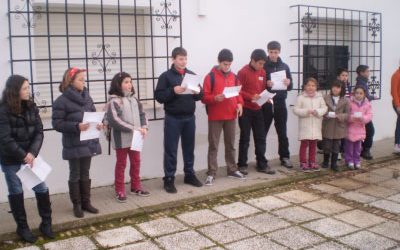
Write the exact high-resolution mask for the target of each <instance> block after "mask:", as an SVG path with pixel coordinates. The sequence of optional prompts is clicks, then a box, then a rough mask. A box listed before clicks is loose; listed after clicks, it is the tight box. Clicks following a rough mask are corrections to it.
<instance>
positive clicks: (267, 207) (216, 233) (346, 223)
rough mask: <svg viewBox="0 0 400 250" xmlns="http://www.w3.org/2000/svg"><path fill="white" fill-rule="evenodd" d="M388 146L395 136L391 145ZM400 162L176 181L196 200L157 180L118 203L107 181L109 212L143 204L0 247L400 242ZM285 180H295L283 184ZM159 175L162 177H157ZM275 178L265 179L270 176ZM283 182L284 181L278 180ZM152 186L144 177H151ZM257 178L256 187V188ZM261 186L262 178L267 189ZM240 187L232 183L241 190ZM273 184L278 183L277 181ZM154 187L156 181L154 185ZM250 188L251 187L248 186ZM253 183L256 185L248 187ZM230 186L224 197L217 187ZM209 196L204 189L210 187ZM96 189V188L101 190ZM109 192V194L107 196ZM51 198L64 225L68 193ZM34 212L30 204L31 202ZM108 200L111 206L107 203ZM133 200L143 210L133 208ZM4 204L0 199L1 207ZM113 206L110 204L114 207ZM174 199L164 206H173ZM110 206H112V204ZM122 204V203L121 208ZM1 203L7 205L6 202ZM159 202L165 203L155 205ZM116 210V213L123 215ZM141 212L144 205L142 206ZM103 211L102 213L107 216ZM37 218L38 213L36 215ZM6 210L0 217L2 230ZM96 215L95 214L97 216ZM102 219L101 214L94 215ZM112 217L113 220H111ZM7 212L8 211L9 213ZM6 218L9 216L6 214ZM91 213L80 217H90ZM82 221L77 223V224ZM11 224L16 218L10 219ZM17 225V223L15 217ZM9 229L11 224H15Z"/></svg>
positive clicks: (383, 150)
mask: <svg viewBox="0 0 400 250" xmlns="http://www.w3.org/2000/svg"><path fill="white" fill-rule="evenodd" d="M388 143H390V142H389V141H386V142H380V143H377V146H376V148H377V149H379V150H380V151H379V150H377V151H375V154H376V155H377V156H381V157H383V156H385V155H389V154H390V152H391V149H390V148H389V147H388V146H385V145H386V144H388ZM389 145H391V143H390V144H389ZM399 172H400V161H397V160H393V158H392V160H391V161H389V162H386V163H381V164H378V163H377V164H375V165H372V166H369V167H366V168H365V169H363V170H362V171H357V172H348V171H347V172H343V173H340V174H338V175H328V174H327V173H326V172H325V173H321V174H320V175H319V177H318V178H314V179H308V180H304V181H300V182H295V181H297V180H299V179H305V178H307V177H305V175H304V174H303V173H299V172H298V171H295V170H293V171H289V172H287V171H281V172H280V173H279V174H278V175H276V176H274V177H273V179H272V178H268V179H267V180H265V178H267V177H266V176H265V175H257V174H255V173H251V175H250V176H251V178H250V179H249V180H248V181H246V182H238V181H234V180H229V179H227V178H223V179H221V178H219V179H217V184H216V186H214V187H212V188H205V187H204V188H200V189H192V188H189V187H187V186H184V185H182V186H181V185H179V186H178V190H179V194H180V195H179V196H182V197H183V199H184V198H190V197H197V198H198V200H199V201H198V202H194V203H193V200H194V199H191V203H188V202H185V200H180V201H178V200H179V199H178V198H180V199H182V197H179V196H178V195H167V194H165V193H163V192H160V190H159V189H160V184H159V183H158V184H157V185H155V184H154V185H155V187H154V189H158V190H151V191H153V195H152V196H151V197H149V198H144V199H142V198H140V199H139V198H136V197H134V196H130V197H129V198H130V199H129V200H130V203H127V204H117V203H116V202H115V201H114V199H113V198H112V190H111V188H110V187H107V188H108V189H110V190H108V189H107V188H104V189H99V190H96V191H98V192H99V194H101V192H100V191H102V192H103V193H104V192H105V193H106V194H103V196H102V197H107V198H106V199H107V201H103V202H104V203H100V201H101V199H99V198H98V196H97V198H96V199H95V203H96V205H97V204H100V208H101V210H102V213H105V212H108V213H110V214H112V213H113V211H115V209H116V208H114V207H117V208H119V210H118V211H120V210H122V208H124V207H125V212H120V213H119V215H121V214H125V215H127V214H129V212H130V211H131V212H132V211H134V212H136V213H138V211H142V213H140V214H136V215H132V216H130V217H128V218H126V219H120V220H113V221H111V222H103V223H99V224H94V225H91V226H90V225H89V226H82V227H78V228H77V229H71V230H66V231H62V232H60V233H58V237H57V240H55V241H52V242H47V241H44V240H43V239H41V240H40V241H39V242H38V244H37V246H28V245H26V244H23V243H21V242H17V243H15V242H6V243H3V244H2V245H1V244H0V247H3V248H15V247H22V246H28V247H29V248H27V249H57V250H58V249H98V248H100V249H108V248H118V249H205V248H208V249H287V248H289V249H354V248H355V249H400V223H399V221H400V216H399V213H400V179H397V177H398V176H399ZM285 180H288V181H289V182H290V183H291V184H285V183H286V182H285ZM157 182H159V180H157ZM268 182H269V183H271V184H273V185H271V186H269V187H268V186H267V185H266V183H268ZM278 184H285V185H281V186H277V185H278ZM146 185H147V184H146ZM257 185H259V186H258V187H259V188H254V187H257ZM262 185H265V187H264V188H260V187H263V186H262ZM245 186H247V187H248V189H249V191H246V192H244V193H238V192H237V189H232V188H235V187H241V189H242V191H243V189H245ZM272 186H274V187H272ZM150 187H152V186H150ZM251 187H253V188H251ZM251 189H253V191H251ZM224 190H225V191H226V190H231V191H230V192H228V193H225V194H224V195H223V196H216V195H215V192H221V191H224ZM212 193H214V195H212V196H210V197H211V198H209V199H208V200H204V195H208V194H212ZM99 194H98V195H99ZM109 196H110V197H109ZM60 197H63V196H62V195H59V197H55V198H56V200H54V198H53V203H55V205H56V204H57V203H58V202H60V203H61V201H63V200H62V199H64V203H63V204H64V206H65V208H64V209H63V210H61V211H58V206H59V205H57V207H56V208H55V211H56V216H55V218H56V220H57V221H58V223H59V225H60V228H62V227H63V225H64V227H69V226H73V224H71V223H72V222H70V223H69V224H67V225H66V224H63V223H62V222H61V219H59V218H57V217H58V216H62V217H64V220H68V219H70V220H71V219H72V220H75V219H73V218H72V216H71V215H70V205H69V201H68V200H67V199H66V197H65V195H64V197H63V198H60ZM165 202H175V203H176V206H174V208H173V209H164V210H162V209H161V210H160V209H157V211H155V212H151V209H154V208H156V207H151V205H153V204H157V203H158V204H166V203H165ZM27 203H28V204H27V205H29V204H30V206H31V209H30V210H33V211H30V212H33V213H35V212H36V209H34V207H33V205H32V204H31V203H29V201H28V202H27ZM106 204H107V205H106ZM132 204H133V205H136V206H137V207H139V208H140V209H137V208H136V209H135V207H134V208H132V207H131V206H132ZM3 205H4V204H2V206H3ZM111 205H112V206H111ZM170 205H171V204H169V205H168V203H167V205H165V206H170ZM107 207H108V209H107ZM121 207H122V208H121ZM2 208H3V209H4V210H6V209H5V207H4V206H3V207H2ZM157 208H160V206H157ZM118 211H117V214H116V215H115V213H114V216H117V215H118ZM143 211H144V212H143ZM103 216H104V215H103ZM31 217H37V216H31ZM3 218H4V217H3V216H2V218H1V221H2V226H1V229H2V230H4V225H8V224H6V223H3ZM93 218H96V217H93ZM97 218H98V220H102V218H104V217H102V216H101V215H99V216H97ZM110 218H111V217H109V218H108V219H110ZM8 219H10V218H8ZM4 221H7V219H5V220H4ZM92 222H93V221H91V220H90V217H89V220H88V218H86V220H83V221H82V222H80V223H81V224H91V223H92ZM80 223H77V224H76V225H79V224H80ZM10 224H11V223H10ZM12 226H14V225H13V224H12ZM7 228H12V229H11V230H13V229H14V228H13V227H11V225H9V226H7Z"/></svg>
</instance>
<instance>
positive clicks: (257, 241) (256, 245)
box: [225, 236, 287, 250]
mask: <svg viewBox="0 0 400 250" xmlns="http://www.w3.org/2000/svg"><path fill="white" fill-rule="evenodd" d="M225 247H226V248H227V249H230V250H250V249H251V250H283V249H287V248H286V247H284V246H281V245H278V244H276V243H274V242H272V241H270V240H268V239H267V238H265V237H262V236H257V237H254V238H250V239H246V240H241V241H238V242H235V243H231V244H229V245H227V246H225Z"/></svg>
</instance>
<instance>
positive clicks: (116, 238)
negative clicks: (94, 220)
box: [94, 226, 145, 247]
mask: <svg viewBox="0 0 400 250" xmlns="http://www.w3.org/2000/svg"><path fill="white" fill-rule="evenodd" d="M94 238H95V239H96V241H97V242H98V243H99V244H100V245H101V246H102V247H115V246H120V245H123V244H128V243H132V242H135V241H139V240H143V239H144V238H145V237H144V236H143V235H142V234H141V233H139V232H138V231H137V230H136V229H134V228H133V227H131V226H125V227H120V228H115V229H110V230H106V231H102V232H99V233H97V234H96V235H95V236H94Z"/></svg>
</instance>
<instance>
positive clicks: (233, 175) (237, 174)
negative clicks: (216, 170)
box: [228, 171, 246, 180]
mask: <svg viewBox="0 0 400 250" xmlns="http://www.w3.org/2000/svg"><path fill="white" fill-rule="evenodd" d="M228 177H230V178H236V179H240V180H244V179H246V177H245V176H244V174H242V173H241V172H240V171H235V172H233V173H230V174H228Z"/></svg>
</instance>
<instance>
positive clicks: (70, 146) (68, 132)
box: [52, 67, 103, 218]
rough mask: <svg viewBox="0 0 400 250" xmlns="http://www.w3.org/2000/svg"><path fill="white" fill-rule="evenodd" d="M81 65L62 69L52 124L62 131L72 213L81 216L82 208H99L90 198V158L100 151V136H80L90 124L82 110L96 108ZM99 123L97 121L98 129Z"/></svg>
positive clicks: (90, 209) (94, 110) (90, 210)
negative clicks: (88, 138)
mask: <svg viewBox="0 0 400 250" xmlns="http://www.w3.org/2000/svg"><path fill="white" fill-rule="evenodd" d="M85 71H86V70H84V69H78V68H75V67H74V68H69V69H67V70H66V71H65V73H64V76H63V80H62V82H61V84H60V87H59V89H60V92H61V93H62V94H61V96H59V97H58V98H57V99H56V100H55V101H54V104H53V114H52V124H53V128H54V129H55V130H56V131H58V132H60V133H62V144H63V152H62V156H63V159H64V160H68V163H69V169H70V171H69V181H68V186H69V195H70V198H71V202H72V204H73V206H74V208H73V211H74V215H75V216H76V217H78V218H81V217H83V216H84V215H83V211H82V210H85V211H87V212H89V213H95V214H97V213H98V212H99V210H98V209H97V208H95V207H93V206H92V204H91V202H90V189H91V180H90V177H89V170H90V162H91V160H92V157H93V156H96V155H99V154H101V147H100V143H99V139H90V140H83V141H81V139H80V134H81V131H86V130H88V129H89V126H90V124H89V123H84V122H83V116H84V113H85V112H96V107H95V106H94V103H93V100H92V98H91V97H90V95H89V91H88V89H87V88H86V87H85ZM102 127H103V124H102V123H99V124H98V125H97V129H98V130H101V129H102Z"/></svg>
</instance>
